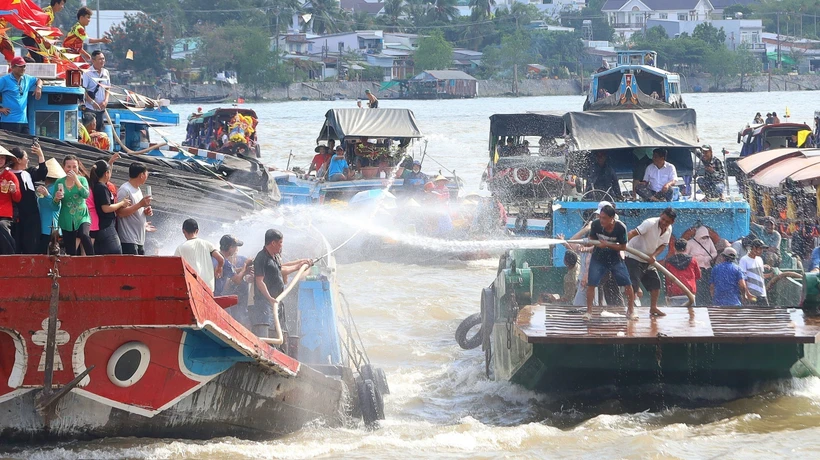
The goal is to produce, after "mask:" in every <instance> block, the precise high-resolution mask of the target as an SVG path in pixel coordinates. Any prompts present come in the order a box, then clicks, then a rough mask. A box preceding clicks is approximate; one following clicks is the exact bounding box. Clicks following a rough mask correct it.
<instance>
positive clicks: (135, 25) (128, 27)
mask: <svg viewBox="0 0 820 460" xmlns="http://www.w3.org/2000/svg"><path fill="white" fill-rule="evenodd" d="M165 33H166V31H165V28H164V27H163V24H162V20H161V18H158V19H153V18H150V17H148V16H147V15H145V14H143V13H137V14H126V15H125V21H124V22H123V24H121V25H118V26H114V27H112V28H111V30H110V31H109V32H108V34H107V35H108V36H109V37H111V39H112V40H113V41H112V43H111V44H109V45H108V46H109V48H110V49H111V58H112V59H111V60H112V61H114V62H116V63H117V66H118V67H119V68H120V69H133V70H136V71H144V70H149V69H150V70H153V71H154V72H155V73H157V74H158V73H160V72H162V71H163V70H164V62H165V59H166V58H167V57H168V56H169V55H170V53H171V46H169V43H168V41H167V40H166V39H165ZM128 50H132V51H133V52H134V59H133V60H126V59H125V57H126V53H127V52H128Z"/></svg>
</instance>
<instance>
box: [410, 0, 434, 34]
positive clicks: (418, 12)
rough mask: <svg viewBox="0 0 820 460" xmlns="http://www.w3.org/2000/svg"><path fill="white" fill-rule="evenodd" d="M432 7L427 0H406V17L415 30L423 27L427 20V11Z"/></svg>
mask: <svg viewBox="0 0 820 460" xmlns="http://www.w3.org/2000/svg"><path fill="white" fill-rule="evenodd" d="M432 7H433V4H432V3H430V2H428V1H427V0H407V2H406V3H405V9H406V11H407V17H408V18H409V19H410V23H411V24H413V26H414V27H415V28H416V30H418V29H419V27H422V26H424V22H425V19H426V18H427V11H428V10H430V9H431V8H432Z"/></svg>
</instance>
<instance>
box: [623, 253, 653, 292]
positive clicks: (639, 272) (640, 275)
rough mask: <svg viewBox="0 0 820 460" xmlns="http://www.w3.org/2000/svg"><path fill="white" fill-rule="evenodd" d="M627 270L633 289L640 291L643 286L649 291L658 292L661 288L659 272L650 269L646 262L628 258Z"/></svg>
mask: <svg viewBox="0 0 820 460" xmlns="http://www.w3.org/2000/svg"><path fill="white" fill-rule="evenodd" d="M625 262H626V269H627V271H629V279H630V280H631V281H632V288H633V289H636V290H637V289H638V288H639V287H641V286H640V285H641V284H643V285H644V287H645V288H646V289H647V290H648V291H657V290H658V289H660V288H661V277H660V276H658V271H657V270H655V269H654V268H650V267H649V264H648V263H646V262H639V261H637V260H635V259H633V258H631V257H627V258H626V260H625Z"/></svg>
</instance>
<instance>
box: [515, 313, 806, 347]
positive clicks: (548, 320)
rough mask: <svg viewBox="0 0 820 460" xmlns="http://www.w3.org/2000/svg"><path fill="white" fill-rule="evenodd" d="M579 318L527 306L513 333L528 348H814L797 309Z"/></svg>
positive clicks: (577, 314) (803, 319)
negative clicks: (702, 345)
mask: <svg viewBox="0 0 820 460" xmlns="http://www.w3.org/2000/svg"><path fill="white" fill-rule="evenodd" d="M602 310H603V309H602V308H601V307H594V309H593V317H592V319H591V320H589V321H585V320H584V319H583V314H584V312H585V311H586V308H583V307H581V308H579V307H565V306H555V305H529V306H526V307H523V308H522V309H521V311H520V312H519V313H518V318H517V325H516V326H517V327H516V333H517V334H519V335H520V336H521V337H522V338H523V339H525V340H526V341H527V342H528V343H542V344H608V345H627V344H629V345H633V344H634V345H637V344H653V345H654V344H658V343H795V344H798V343H816V342H817V341H818V336H820V318H813V317H805V316H804V314H803V311H802V310H800V309H795V308H790V309H784V308H736V307H665V308H662V310H663V312H664V313H666V316H664V317H660V318H650V317H649V308H648V307H638V308H636V309H635V311H636V313H638V316H639V318H638V319H637V320H633V321H628V320H627V318H626V315H625V309H624V308H622V307H620V308H618V307H616V308H611V309H609V310H608V311H609V312H610V313H617V314H618V315H620V316H601V312H602Z"/></svg>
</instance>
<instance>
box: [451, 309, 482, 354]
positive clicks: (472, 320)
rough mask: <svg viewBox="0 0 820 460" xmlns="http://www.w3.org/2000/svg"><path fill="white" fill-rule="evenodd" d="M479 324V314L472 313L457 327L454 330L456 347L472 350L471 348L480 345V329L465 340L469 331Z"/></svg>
mask: <svg viewBox="0 0 820 460" xmlns="http://www.w3.org/2000/svg"><path fill="white" fill-rule="evenodd" d="M479 324H481V313H480V312H479V313H473V314H472V315H470V316H468V317H467V318H466V319H465V320H464V321H462V322H461V324H459V325H458V328H456V342H458V346H460V347H461V348H463V349H465V350H472V349H473V348H476V347H478V346H479V345H481V342H482V334H481V330H480V329H479V331H478V332H476V333H475V334H474V335H473V336H472V337H470V338H469V339H468V338H467V333H469V332H470V329H472V328H474V327H476V326H478V325H479Z"/></svg>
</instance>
